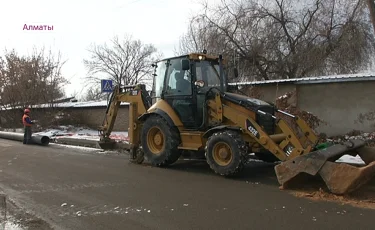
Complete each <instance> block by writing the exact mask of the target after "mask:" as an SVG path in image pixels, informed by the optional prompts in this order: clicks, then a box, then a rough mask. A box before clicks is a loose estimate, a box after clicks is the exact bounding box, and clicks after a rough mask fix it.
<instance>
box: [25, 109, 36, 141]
mask: <svg viewBox="0 0 375 230" xmlns="http://www.w3.org/2000/svg"><path fill="white" fill-rule="evenodd" d="M22 123H23V126H24V128H25V132H24V134H23V143H24V144H30V143H31V126H32V125H33V124H34V122H33V121H31V119H30V109H25V110H24V112H23V117H22Z"/></svg>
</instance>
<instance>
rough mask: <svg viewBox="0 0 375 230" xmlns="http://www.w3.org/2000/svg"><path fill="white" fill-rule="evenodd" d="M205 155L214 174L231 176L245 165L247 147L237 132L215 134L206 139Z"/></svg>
mask: <svg viewBox="0 0 375 230" xmlns="http://www.w3.org/2000/svg"><path fill="white" fill-rule="evenodd" d="M205 155H206V161H207V163H208V164H209V165H210V168H211V169H212V170H213V171H214V172H215V173H217V174H219V175H222V176H232V175H235V174H237V173H239V172H240V171H241V170H242V169H243V167H244V165H245V163H246V155H247V145H246V143H245V141H244V140H243V139H242V137H241V135H240V134H239V133H237V132H233V131H223V132H217V133H214V134H213V135H212V136H210V137H209V138H208V140H207V144H206V149H205Z"/></svg>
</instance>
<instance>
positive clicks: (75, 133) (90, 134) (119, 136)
mask: <svg viewBox="0 0 375 230" xmlns="http://www.w3.org/2000/svg"><path fill="white" fill-rule="evenodd" d="M34 134H39V135H44V136H48V137H49V138H50V139H52V140H54V139H58V138H60V137H70V138H75V139H86V140H99V132H98V131H97V130H94V129H88V128H83V127H73V126H59V127H58V128H56V129H47V130H45V131H42V132H36V133H34ZM110 138H111V139H114V140H118V141H128V139H129V138H128V132H116V131H115V132H112V133H111V135H110Z"/></svg>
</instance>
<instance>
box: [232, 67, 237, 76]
mask: <svg viewBox="0 0 375 230" xmlns="http://www.w3.org/2000/svg"><path fill="white" fill-rule="evenodd" d="M233 73H234V78H238V69H237V68H234V69H233Z"/></svg>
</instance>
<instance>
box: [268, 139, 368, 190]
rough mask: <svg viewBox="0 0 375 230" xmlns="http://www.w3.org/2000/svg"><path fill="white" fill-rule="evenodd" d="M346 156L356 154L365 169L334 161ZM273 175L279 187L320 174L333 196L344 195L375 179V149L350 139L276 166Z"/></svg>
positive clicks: (360, 141)
mask: <svg viewBox="0 0 375 230" xmlns="http://www.w3.org/2000/svg"><path fill="white" fill-rule="evenodd" d="M346 154H348V155H352V156H355V155H357V154H358V155H359V156H360V157H361V158H362V160H363V161H364V162H365V166H362V167H360V166H355V165H351V164H347V163H338V162H336V160H338V159H339V158H340V157H342V156H343V155H346ZM275 172H276V176H277V179H278V181H279V183H280V185H281V187H282V188H287V187H290V186H295V182H301V181H300V179H301V178H303V176H304V175H306V174H307V175H311V176H316V175H318V174H319V176H320V177H321V178H322V179H323V181H324V182H325V184H326V185H327V187H328V189H329V190H330V191H331V192H332V193H334V194H338V195H343V194H347V193H351V192H353V191H355V190H357V189H359V188H360V187H361V186H363V185H364V184H366V183H367V182H368V181H369V180H371V179H372V178H373V177H374V175H375V148H371V147H367V146H365V142H364V141H362V140H351V141H347V142H345V143H343V144H335V145H332V146H329V147H327V148H324V149H320V150H317V151H313V152H310V153H307V154H305V155H301V156H298V157H296V158H293V159H291V160H287V161H285V162H283V163H281V164H279V165H276V166H275Z"/></svg>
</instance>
